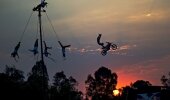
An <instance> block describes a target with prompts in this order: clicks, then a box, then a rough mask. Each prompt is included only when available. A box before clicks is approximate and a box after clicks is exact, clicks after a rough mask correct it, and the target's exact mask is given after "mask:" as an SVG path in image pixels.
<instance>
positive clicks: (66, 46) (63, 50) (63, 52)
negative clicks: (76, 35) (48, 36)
mask: <svg viewBox="0 0 170 100" xmlns="http://www.w3.org/2000/svg"><path fill="white" fill-rule="evenodd" d="M58 43H59V44H60V46H61V48H62V54H63V57H64V58H65V57H66V54H65V52H66V50H65V49H66V48H68V47H70V46H71V45H65V46H63V45H62V44H61V42H60V41H58Z"/></svg>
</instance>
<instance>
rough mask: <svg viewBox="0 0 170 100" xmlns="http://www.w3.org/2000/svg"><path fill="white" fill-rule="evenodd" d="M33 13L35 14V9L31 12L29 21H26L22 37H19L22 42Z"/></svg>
mask: <svg viewBox="0 0 170 100" xmlns="http://www.w3.org/2000/svg"><path fill="white" fill-rule="evenodd" d="M32 14H33V11H32V12H31V14H30V16H29V19H28V21H27V23H26V25H25V28H24V31H23V33H22V35H21V37H20V39H19V41H20V42H21V41H22V39H23V37H24V34H25V31H26V29H27V27H28V24H29V22H30V20H31V17H32Z"/></svg>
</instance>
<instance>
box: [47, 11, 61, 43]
mask: <svg viewBox="0 0 170 100" xmlns="http://www.w3.org/2000/svg"><path fill="white" fill-rule="evenodd" d="M45 14H46V16H47V19H48V21H49V23H50V25H51V27H52V29H53V31H54V33H55V36H56V38H57V39H58V41H60V38H59V36H58V35H57V32H56V31H55V29H54V26H53V24H52V22H51V20H50V18H49V16H48V15H47V13H46V12H45Z"/></svg>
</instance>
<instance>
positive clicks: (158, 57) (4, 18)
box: [0, 0, 170, 91]
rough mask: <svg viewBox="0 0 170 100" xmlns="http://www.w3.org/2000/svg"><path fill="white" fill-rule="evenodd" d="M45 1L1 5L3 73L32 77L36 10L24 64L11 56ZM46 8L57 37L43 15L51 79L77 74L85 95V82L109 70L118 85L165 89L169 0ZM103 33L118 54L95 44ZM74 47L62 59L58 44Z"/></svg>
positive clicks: (59, 1) (108, 0) (60, 0)
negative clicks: (12, 70)
mask: <svg viewBox="0 0 170 100" xmlns="http://www.w3.org/2000/svg"><path fill="white" fill-rule="evenodd" d="M39 1H40V0H22V1H21V0H1V1H0V12H1V18H0V33H1V36H0V48H1V49H0V66H1V67H0V70H1V71H3V70H4V68H5V65H15V66H16V68H18V69H21V70H23V71H24V72H25V75H27V73H28V72H30V70H31V68H32V66H33V65H34V64H35V62H36V60H37V59H36V58H37V57H34V56H33V55H32V54H31V53H30V52H29V51H28V49H31V48H32V47H33V44H34V41H35V39H36V33H37V21H38V20H37V12H34V13H33V16H32V18H31V21H30V23H29V25H28V28H27V30H26V32H25V35H24V37H23V40H22V45H21V48H20V50H19V55H20V60H19V62H18V63H16V62H15V61H14V60H13V59H12V58H10V53H11V52H12V51H13V48H14V46H15V45H16V44H17V42H18V41H19V38H20V36H21V34H22V32H23V29H24V27H25V24H26V21H27V20H28V18H29V15H30V13H31V10H32V8H33V7H35V6H36V5H37V4H38V2H39ZM47 2H48V6H47V8H45V9H46V10H47V14H48V15H49V17H50V19H51V21H52V24H53V25H54V28H55V31H56V33H57V35H58V37H57V38H56V37H55V34H54V32H53V30H52V28H51V26H50V24H49V22H48V20H47V18H46V16H45V14H43V16H42V19H43V33H44V39H45V40H46V42H47V44H48V45H49V46H52V47H53V49H52V50H51V51H50V52H51V53H52V56H51V57H52V58H54V59H55V62H53V61H51V60H49V59H48V58H47V59H46V65H47V69H48V73H49V75H50V79H51V80H52V76H53V75H54V74H55V73H56V72H58V71H62V70H63V71H64V72H65V74H66V75H67V76H73V77H74V78H76V80H77V81H78V82H79V84H80V86H79V89H82V90H83V91H84V81H85V80H86V78H87V75H88V74H93V73H94V72H95V71H96V70H97V69H98V68H99V67H101V66H105V67H108V68H110V69H111V70H112V71H113V72H116V73H117V74H118V76H119V83H118V86H119V87H120V86H124V85H128V84H130V82H133V81H135V80H137V79H143V80H148V81H150V82H151V83H152V84H153V85H161V83H160V78H161V76H162V75H163V74H167V73H168V72H169V71H170V70H169V67H170V61H169V59H170V39H169V37H170V7H169V4H170V1H169V0H49V1H48V0H47ZM98 33H102V34H103V36H102V41H104V42H106V41H110V42H114V43H115V44H117V45H118V49H117V50H116V51H110V52H109V53H108V54H107V55H106V56H102V55H101V54H100V46H98V45H97V43H96V37H97V35H98ZM58 40H61V41H62V42H63V43H64V44H71V45H72V47H71V48H69V49H67V59H66V60H63V58H62V55H61V50H60V48H59V45H58V43H57V41H58Z"/></svg>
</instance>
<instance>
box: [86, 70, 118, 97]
mask: <svg viewBox="0 0 170 100" xmlns="http://www.w3.org/2000/svg"><path fill="white" fill-rule="evenodd" d="M117 78H118V76H117V74H116V73H112V72H111V70H110V69H108V68H106V67H101V68H99V69H98V70H97V71H96V72H95V73H94V78H93V77H92V76H91V75H88V77H87V80H86V81H85V84H86V86H87V87H86V94H87V96H89V97H92V100H109V99H113V98H114V96H113V90H114V89H116V85H117Z"/></svg>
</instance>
